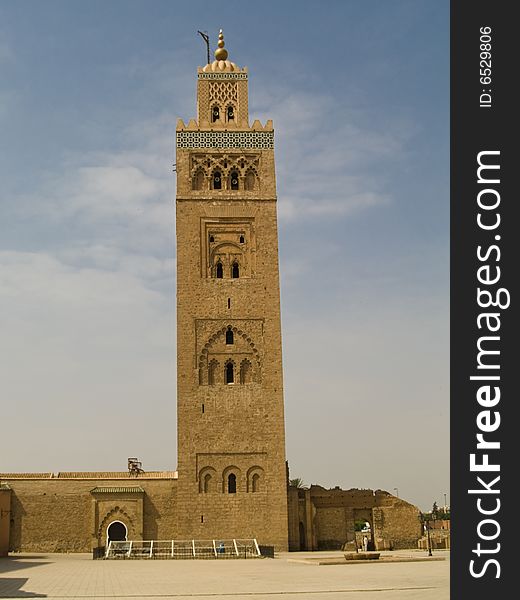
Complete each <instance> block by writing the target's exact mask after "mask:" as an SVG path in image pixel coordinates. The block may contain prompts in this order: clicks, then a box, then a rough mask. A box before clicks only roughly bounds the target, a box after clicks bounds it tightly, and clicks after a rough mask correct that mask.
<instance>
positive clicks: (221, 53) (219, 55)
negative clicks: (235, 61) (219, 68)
mask: <svg viewBox="0 0 520 600" xmlns="http://www.w3.org/2000/svg"><path fill="white" fill-rule="evenodd" d="M217 46H218V48H217V49H216V50H215V59H216V60H226V59H227V57H228V51H227V50H226V49H225V48H224V34H223V33H222V29H221V30H220V31H219V34H218V44H217Z"/></svg>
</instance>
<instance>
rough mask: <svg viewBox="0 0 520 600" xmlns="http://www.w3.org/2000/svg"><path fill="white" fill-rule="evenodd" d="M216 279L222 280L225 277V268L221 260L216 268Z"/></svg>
mask: <svg viewBox="0 0 520 600" xmlns="http://www.w3.org/2000/svg"><path fill="white" fill-rule="evenodd" d="M215 277H216V278H217V279H222V278H223V277H224V267H223V266H222V263H221V262H220V260H219V261H218V263H217V264H216V266H215Z"/></svg>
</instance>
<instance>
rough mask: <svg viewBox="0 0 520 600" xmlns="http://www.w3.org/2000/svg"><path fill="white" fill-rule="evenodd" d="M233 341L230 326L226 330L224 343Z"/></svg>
mask: <svg viewBox="0 0 520 600" xmlns="http://www.w3.org/2000/svg"><path fill="white" fill-rule="evenodd" d="M232 343H233V330H232V329H231V328H229V329H227V330H226V344H228V345H229V344H232Z"/></svg>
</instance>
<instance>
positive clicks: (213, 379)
mask: <svg viewBox="0 0 520 600" xmlns="http://www.w3.org/2000/svg"><path fill="white" fill-rule="evenodd" d="M217 372H218V361H217V360H215V359H213V360H212V361H211V362H210V363H209V366H208V385H215V384H216V383H217Z"/></svg>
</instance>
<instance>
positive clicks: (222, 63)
mask: <svg viewBox="0 0 520 600" xmlns="http://www.w3.org/2000/svg"><path fill="white" fill-rule="evenodd" d="M217 46H218V48H217V49H216V50H215V60H214V61H213V62H212V63H211V64H207V65H206V66H205V67H204V68H203V69H202V70H203V71H204V73H211V72H213V73H214V72H217V73H218V72H219V71H220V72H224V73H231V72H234V71H240V68H239V67H237V65H235V63H232V62H231V61H229V60H228V51H227V50H226V49H225V48H224V33H223V32H222V29H221V30H220V31H219V34H218V44H217Z"/></svg>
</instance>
